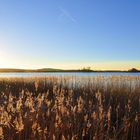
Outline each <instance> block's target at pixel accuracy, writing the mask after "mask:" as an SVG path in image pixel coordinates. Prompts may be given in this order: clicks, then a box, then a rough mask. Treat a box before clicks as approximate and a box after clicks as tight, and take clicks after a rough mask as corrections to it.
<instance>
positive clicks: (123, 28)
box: [0, 0, 140, 69]
mask: <svg viewBox="0 0 140 140" xmlns="http://www.w3.org/2000/svg"><path fill="white" fill-rule="evenodd" d="M139 7H140V1H139V0H0V67H14V68H42V67H54V68H64V69H69V68H73V69H77V68H82V67H85V66H91V67H92V68H93V69H129V68H131V67H137V68H140V55H139V52H140V41H139V40H140V8H139Z"/></svg>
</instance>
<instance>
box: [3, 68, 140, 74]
mask: <svg viewBox="0 0 140 140" xmlns="http://www.w3.org/2000/svg"><path fill="white" fill-rule="evenodd" d="M8 72H13V73H16V72H22V73H27V72H33V73H38V72H41V73H43V72H45V73H52V72H53V73H54V72H63V73H66V72H70V73H72V72H81V73H91V72H95V73H97V72H101V73H103V72H112V73H113V72H121V73H122V72H125V73H126V72H127V73H139V72H140V70H135V71H134V70H128V71H127V70H126V71H121V70H62V69H52V68H45V69H31V70H29V69H0V73H8Z"/></svg>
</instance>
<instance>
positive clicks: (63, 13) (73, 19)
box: [59, 7, 77, 23]
mask: <svg viewBox="0 0 140 140" xmlns="http://www.w3.org/2000/svg"><path fill="white" fill-rule="evenodd" d="M59 9H60V11H61V12H62V13H61V15H60V16H59V17H62V16H66V17H67V18H68V19H70V20H71V21H72V22H73V23H77V20H76V19H75V18H74V17H72V16H71V14H70V13H69V12H68V11H67V10H66V9H64V8H62V7H59Z"/></svg>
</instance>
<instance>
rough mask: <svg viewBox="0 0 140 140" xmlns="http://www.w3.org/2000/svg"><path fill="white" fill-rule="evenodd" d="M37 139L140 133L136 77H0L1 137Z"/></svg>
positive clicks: (106, 138)
mask: <svg viewBox="0 0 140 140" xmlns="http://www.w3.org/2000/svg"><path fill="white" fill-rule="evenodd" d="M36 139H37V140H138V139H140V77H134V76H110V77H104V76H96V77H91V78H89V77H79V78H78V77H77V78H73V77H63V78H62V77H46V78H44V77H42V78H21V79H20V78H17V79H16V78H14V79H12V78H11V79H0V140H36Z"/></svg>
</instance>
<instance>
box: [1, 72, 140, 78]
mask: <svg viewBox="0 0 140 140" xmlns="http://www.w3.org/2000/svg"><path fill="white" fill-rule="evenodd" d="M112 75H115V76H119V75H125V76H140V72H136V73H130V72H36V73H35V72H27V73H24V72H17V73H14V72H10V73H0V77H39V76H41V77H42V76H45V77H47V76H112Z"/></svg>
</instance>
